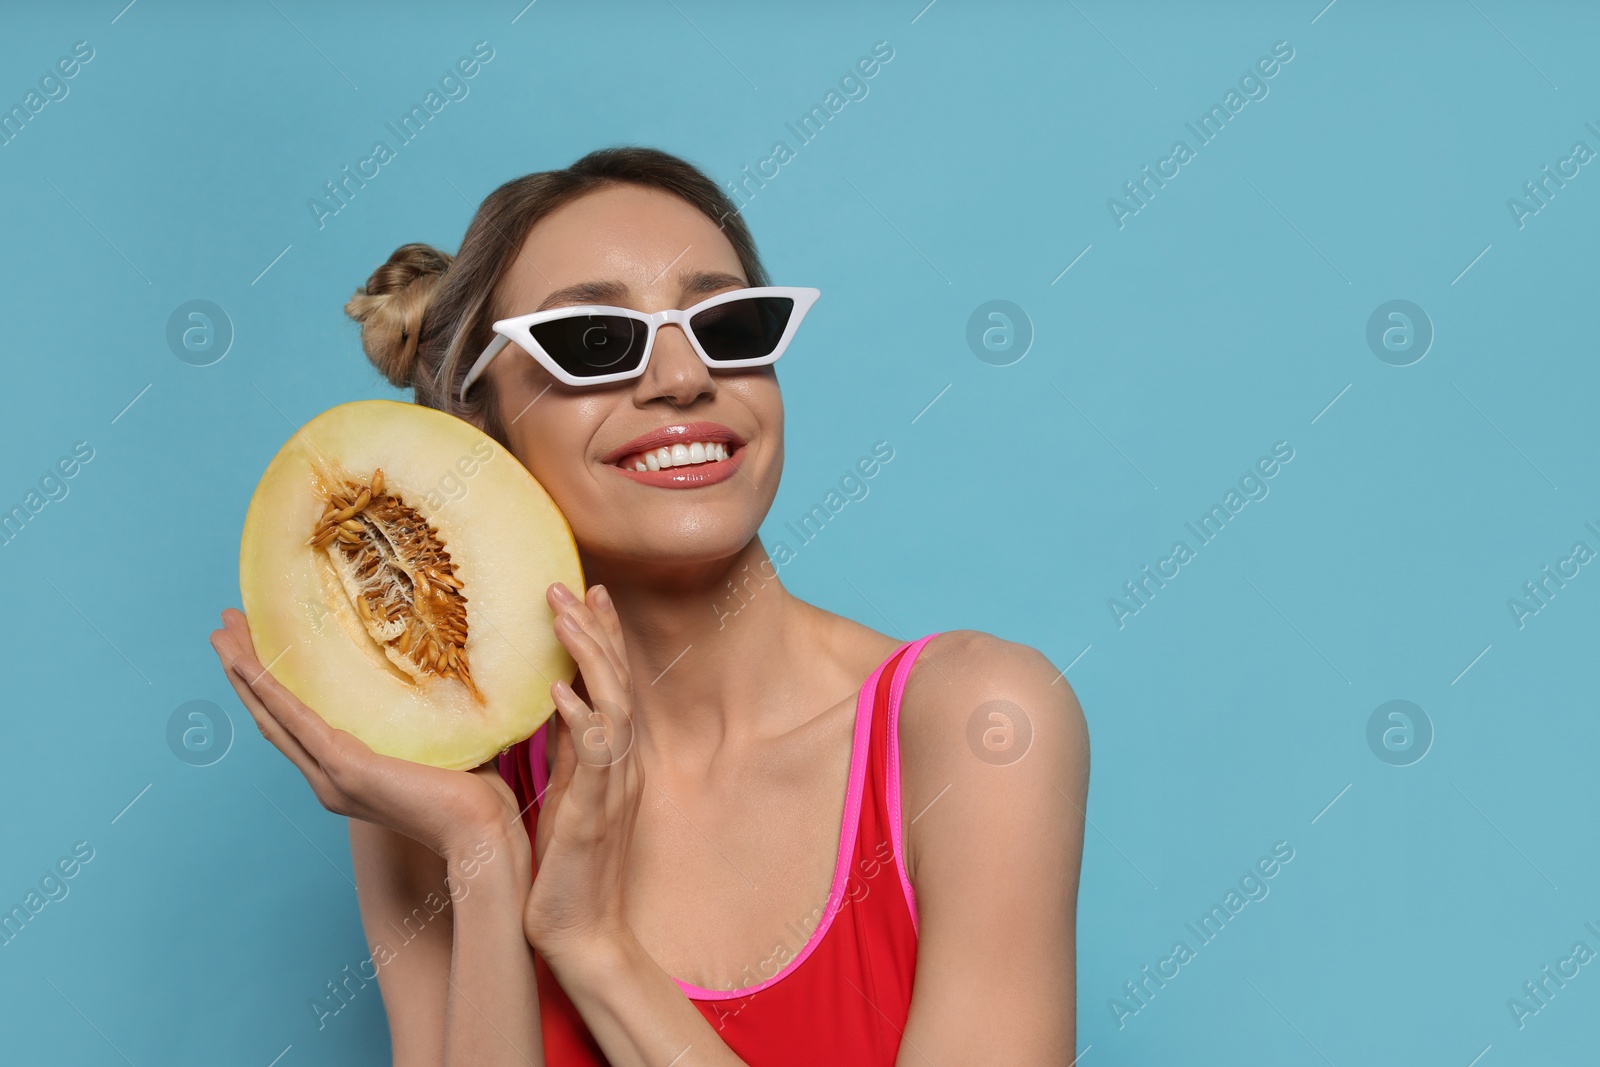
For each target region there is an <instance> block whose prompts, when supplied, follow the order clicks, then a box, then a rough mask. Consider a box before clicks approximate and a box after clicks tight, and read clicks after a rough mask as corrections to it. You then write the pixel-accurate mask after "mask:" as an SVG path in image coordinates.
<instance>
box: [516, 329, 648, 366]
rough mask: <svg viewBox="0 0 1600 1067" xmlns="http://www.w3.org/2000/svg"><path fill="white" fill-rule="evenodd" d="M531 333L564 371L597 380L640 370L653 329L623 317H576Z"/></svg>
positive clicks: (532, 330) (530, 331) (533, 330)
mask: <svg viewBox="0 0 1600 1067" xmlns="http://www.w3.org/2000/svg"><path fill="white" fill-rule="evenodd" d="M528 332H529V333H531V334H532V335H533V339H534V340H535V341H537V342H538V343H539V347H541V348H543V349H544V350H545V351H546V352H548V353H549V354H550V358H551V359H553V360H555V361H556V365H557V366H559V367H560V368H561V369H562V370H564V371H566V372H567V373H568V374H570V375H572V376H573V377H575V378H593V377H598V376H600V375H602V374H617V373H620V372H622V371H628V370H633V369H634V368H635V367H637V366H638V365H639V360H640V359H641V358H642V357H643V355H644V342H645V338H646V337H647V336H649V333H650V328H649V327H648V326H646V325H645V324H644V323H642V322H640V321H638V320H637V319H630V318H625V317H624V316H621V315H573V316H571V317H569V318H564V319H556V320H555V321H553V322H541V323H539V324H537V325H535V326H530V327H529V328H528Z"/></svg>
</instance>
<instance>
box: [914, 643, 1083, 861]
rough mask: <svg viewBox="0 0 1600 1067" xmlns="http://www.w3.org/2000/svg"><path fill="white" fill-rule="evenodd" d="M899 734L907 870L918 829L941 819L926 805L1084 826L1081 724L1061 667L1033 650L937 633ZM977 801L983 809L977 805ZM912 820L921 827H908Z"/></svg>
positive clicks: (917, 845) (918, 666) (919, 665)
mask: <svg viewBox="0 0 1600 1067" xmlns="http://www.w3.org/2000/svg"><path fill="white" fill-rule="evenodd" d="M898 732H899V741H900V752H901V782H902V785H901V799H902V803H901V807H902V811H903V812H904V813H905V814H904V819H905V821H906V824H907V827H906V829H907V833H906V835H905V840H906V841H907V842H908V851H907V864H908V867H910V868H912V869H913V870H914V869H915V867H916V865H917V862H918V859H919V854H920V853H922V852H924V851H925V849H926V846H925V845H923V844H922V842H921V838H922V836H923V834H922V831H923V830H924V829H925V828H924V827H922V826H921V825H920V822H922V821H927V822H929V823H930V824H932V823H934V822H936V821H942V820H920V819H919V815H920V814H921V813H922V812H923V811H924V810H928V811H929V812H930V814H931V811H932V810H933V808H932V805H934V804H935V803H936V802H937V803H940V804H942V803H943V802H944V801H946V800H951V799H952V796H954V797H955V799H956V801H957V803H958V804H961V805H962V806H963V807H966V808H967V809H968V810H969V811H970V810H972V808H973V806H974V805H975V806H978V807H988V806H990V805H991V804H999V805H1001V806H1005V805H1012V806H1013V807H1012V810H1018V808H1017V807H1015V805H1026V806H1028V807H1032V808H1034V809H1035V810H1038V809H1039V808H1040V807H1043V808H1045V809H1049V810H1059V811H1060V812H1061V814H1063V815H1067V816H1070V815H1071V814H1073V813H1074V812H1076V813H1077V814H1078V815H1079V816H1080V821H1081V812H1082V809H1083V805H1084V801H1085V797H1086V794H1087V791H1088V780H1089V731H1088V725H1087V722H1086V720H1085V718H1084V714H1083V709H1082V707H1081V706H1080V705H1079V703H1078V697H1077V694H1076V693H1075V692H1074V691H1073V689H1072V686H1071V685H1070V684H1069V683H1068V682H1067V679H1066V676H1065V675H1064V674H1063V673H1062V671H1061V668H1059V667H1057V666H1056V665H1055V664H1054V663H1052V662H1051V661H1050V659H1049V657H1048V656H1046V655H1045V654H1044V653H1042V652H1040V651H1039V650H1038V649H1036V648H1033V647H1032V646H1030V645H1025V644H1021V643H1019V642H1016V641H1008V640H1006V639H1004V638H1001V637H997V636H995V635H993V634H989V633H985V632H983V631H981V630H949V631H946V632H943V633H941V634H940V635H939V636H937V637H935V638H934V639H933V640H931V641H929V642H928V644H927V645H926V646H924V647H923V649H922V652H921V653H920V654H919V655H918V657H917V660H916V662H915V664H913V666H912V669H911V673H910V676H909V678H908V679H907V682H906V688H905V692H904V694H903V696H902V698H901V708H900V722H899V731H898ZM980 795H981V796H983V797H985V798H986V799H985V800H984V801H982V802H978V801H976V799H975V798H977V797H978V796H980ZM963 796H965V798H966V799H964V800H963V799H962V797H963ZM952 806H954V805H952ZM913 820H918V821H919V825H917V826H913V825H911V823H912V821H913ZM928 832H929V833H934V832H933V831H928ZM939 836H941V835H938V834H937V833H934V837H933V838H930V840H934V839H936V838H938V837H939ZM944 839H945V840H949V839H950V838H949V837H948V836H946V837H945V838H944Z"/></svg>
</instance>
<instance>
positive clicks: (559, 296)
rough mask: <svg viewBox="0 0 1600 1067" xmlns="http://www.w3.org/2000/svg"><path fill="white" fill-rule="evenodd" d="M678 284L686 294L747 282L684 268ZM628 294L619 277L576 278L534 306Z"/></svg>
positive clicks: (613, 300) (616, 300) (612, 299)
mask: <svg viewBox="0 0 1600 1067" xmlns="http://www.w3.org/2000/svg"><path fill="white" fill-rule="evenodd" d="M678 284H679V285H680V286H681V287H682V289H683V292H684V295H685V296H708V295H710V294H711V293H715V292H717V291H718V290H721V289H728V288H730V287H732V288H740V289H743V288H746V287H748V286H749V284H750V283H749V282H746V281H745V280H744V279H743V278H741V277H739V276H738V275H736V274H729V273H727V272H726V271H717V270H697V271H685V272H684V273H683V274H681V275H679V276H678ZM627 296H628V287H627V286H626V285H624V284H623V283H621V282H618V281H605V282H579V283H578V284H577V285H569V286H566V287H565V288H562V289H557V290H556V291H555V292H553V293H551V294H550V295H549V296H547V297H545V298H544V302H543V303H541V304H540V305H539V306H538V307H537V308H536V309H535V310H536V311H547V310H549V309H550V308H553V307H560V306H562V305H563V304H614V305H621V304H622V301H623V300H625V299H626V298H627Z"/></svg>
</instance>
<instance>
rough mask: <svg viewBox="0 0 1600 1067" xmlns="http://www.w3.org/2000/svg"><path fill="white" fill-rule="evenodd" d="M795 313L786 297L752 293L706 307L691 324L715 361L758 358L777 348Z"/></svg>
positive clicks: (702, 345)
mask: <svg viewBox="0 0 1600 1067" xmlns="http://www.w3.org/2000/svg"><path fill="white" fill-rule="evenodd" d="M793 314H794V301H793V300H791V299H789V298H788V297H786V296H752V297H745V298H744V299H742V300H729V301H728V302H727V303H725V304H718V305H717V306H716V307H712V308H707V309H706V310H704V311H702V312H700V314H698V315H696V316H695V317H694V318H692V319H690V320H689V326H690V328H691V329H693V330H694V335H695V337H697V338H699V340H700V347H701V348H703V349H705V350H706V355H708V356H710V357H711V358H712V359H714V360H737V359H759V358H761V357H762V356H768V355H771V354H772V350H773V349H774V348H776V347H778V341H779V339H780V338H782V337H783V331H784V330H785V329H786V328H787V327H788V325H789V316H791V315H793Z"/></svg>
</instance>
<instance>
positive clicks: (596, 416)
mask: <svg viewBox="0 0 1600 1067" xmlns="http://www.w3.org/2000/svg"><path fill="white" fill-rule="evenodd" d="M748 284H749V280H748V279H747V278H746V277H745V274H744V270H743V268H742V267H741V266H740V263H739V257H738V255H737V253H735V251H734V248H733V245H732V244H731V243H729V241H728V239H727V238H726V237H724V236H723V234H722V231H721V230H720V229H719V228H718V227H717V225H716V224H715V223H714V222H712V221H711V220H710V219H709V218H707V217H706V216H705V215H703V214H701V213H700V211H699V210H698V209H696V208H695V207H693V206H691V205H690V204H688V203H687V202H685V201H683V200H680V199H679V198H678V197H676V196H673V195H672V194H670V193H666V192H663V191H660V190H658V189H654V188H648V187H644V186H638V185H627V184H624V185H614V186H611V187H609V188H606V189H602V190H600V191H597V192H593V193H589V194H586V195H585V196H583V197H580V198H579V199H577V200H575V201H573V202H571V203H569V204H567V205H565V206H564V207H562V208H560V209H558V210H556V211H554V212H552V213H551V214H549V215H547V216H545V217H544V218H543V219H541V220H540V221H539V222H538V223H537V224H535V225H534V227H533V228H532V229H531V230H530V231H529V232H528V236H527V239H526V240H525V241H524V242H523V244H522V251H521V254H519V255H518V257H517V259H516V261H515V263H514V264H513V266H512V267H511V269H510V271H509V272H508V273H507V274H506V276H505V277H504V278H503V279H502V283H501V287H500V291H499V303H498V306H497V307H496V309H495V315H496V318H505V317H509V316H512V315H521V314H526V313H528V312H532V311H539V310H546V309H548V308H550V307H560V306H563V305H576V304H610V305H614V306H617V307H625V308H631V309H634V310H637V311H644V312H652V311H660V310H663V309H666V308H686V307H689V306H690V305H692V304H695V303H698V302H699V301H701V300H704V299H706V298H707V297H710V296H714V295H716V294H717V293H722V292H727V291H729V290H732V289H739V288H743V287H746V286H747V285H748ZM573 286H585V287H587V288H588V292H572V293H566V294H561V293H559V292H558V291H560V290H566V289H568V288H569V287H573ZM552 296H554V297H555V299H554V300H551V297H552ZM547 301H550V302H549V303H547ZM486 375H487V377H489V378H491V379H492V380H493V382H494V389H495V394H496V397H497V402H498V406H499V416H500V424H501V425H502V426H504V427H506V431H507V438H508V441H509V444H510V446H511V451H512V453H513V454H514V455H516V457H517V458H518V459H519V460H521V461H522V464H523V466H525V467H527V468H528V470H529V471H530V472H531V473H532V474H533V476H534V477H535V478H536V479H538V481H539V484H541V485H543V486H544V487H545V489H546V491H548V492H549V493H550V496H551V497H552V498H553V499H554V500H555V502H556V505H557V506H558V507H560V509H561V511H562V513H563V514H564V515H565V516H566V518H567V522H568V523H569V524H570V525H571V527H572V532H573V536H574V538H576V540H577V542H578V547H579V549H580V550H581V551H582V553H583V554H584V556H585V557H586V558H588V559H599V558H609V559H615V560H634V561H648V562H650V563H652V564H656V565H659V564H663V563H671V562H683V563H692V562H700V561H707V560H715V559H723V558H726V557H728V556H730V555H732V554H733V553H735V552H737V551H738V550H739V549H741V548H743V547H744V546H745V545H746V544H748V543H749V542H750V540H751V538H753V537H754V536H755V535H756V531H757V529H758V528H759V526H760V525H761V521H762V519H763V518H764V517H765V516H766V514H767V510H768V509H769V508H770V507H771V505H772V500H773V497H774V496H775V495H776V493H777V490H778V478H779V475H780V474H781V473H782V471H783V401H782V398H781V397H780V396H779V393H778V380H777V377H776V375H775V374H774V372H773V367H771V366H766V367H754V368H748V369H744V370H733V371H724V370H719V371H717V372H716V373H712V371H711V370H710V368H708V367H707V366H706V365H705V364H704V363H702V362H701V361H700V358H699V357H698V356H697V355H696V354H695V352H694V350H693V349H692V348H691V347H690V345H689V340H688V338H687V337H685V336H684V334H683V331H682V330H681V329H680V328H679V327H677V326H674V325H671V324H668V325H664V326H662V327H661V328H660V329H659V330H658V331H657V333H656V340H655V347H654V349H653V350H652V351H651V353H650V362H649V366H648V367H647V368H646V370H645V373H644V375H643V376H642V377H639V378H635V379H632V380H630V381H625V382H618V383H615V384H612V385H600V386H589V387H573V386H568V385H564V384H562V383H561V382H559V381H557V380H556V379H555V378H554V377H552V376H551V375H550V373H549V372H548V371H546V370H545V369H544V368H543V367H541V366H540V365H539V364H538V363H537V362H535V361H534V360H533V359H532V358H531V357H529V356H528V355H527V354H526V353H525V352H524V351H523V350H522V349H521V348H519V347H518V346H517V345H516V344H515V343H512V344H509V345H507V346H506V347H505V348H504V349H503V350H502V351H501V353H500V355H498V356H497V357H496V358H495V360H494V361H493V363H491V364H490V366H489V369H488V371H487V372H486ZM686 423H714V424H716V425H717V426H719V427H721V428H723V429H725V430H727V431H731V433H732V434H733V435H734V440H733V441H732V442H729V443H728V444H727V445H726V446H725V447H726V448H727V449H728V451H729V452H730V453H731V454H732V455H731V458H730V459H729V460H727V461H722V462H721V463H720V464H717V463H710V462H708V463H707V464H706V465H704V466H698V465H694V466H688V467H686V468H684V469H685V470H688V471H700V472H703V473H706V474H712V473H716V472H717V470H718V468H721V469H722V470H726V469H727V468H729V467H730V465H731V467H732V474H731V476H730V477H724V478H722V479H721V480H720V481H716V482H714V483H713V484H701V485H695V486H693V487H690V488H675V487H667V486H662V485H653V484H647V483H646V482H645V481H643V480H641V479H636V478H633V477H630V476H629V475H628V474H625V473H624V472H623V466H622V464H623V462H627V465H628V469H629V470H632V469H633V460H632V459H631V458H630V459H626V460H624V459H621V458H619V457H618V453H619V451H621V450H628V451H630V452H631V444H632V442H634V441H635V440H636V439H637V438H639V437H640V436H641V435H643V434H648V433H652V432H653V431H657V430H661V429H662V428H664V427H667V428H670V427H673V426H681V425H684V424H686ZM708 432H709V431H706V430H699V431H692V432H690V433H688V434H686V435H684V436H683V437H682V438H681V440H682V441H683V443H684V444H685V445H687V444H689V443H691V442H693V441H696V440H704V439H705V435H706V433H708ZM675 469H676V468H675ZM660 480H664V479H660Z"/></svg>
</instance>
